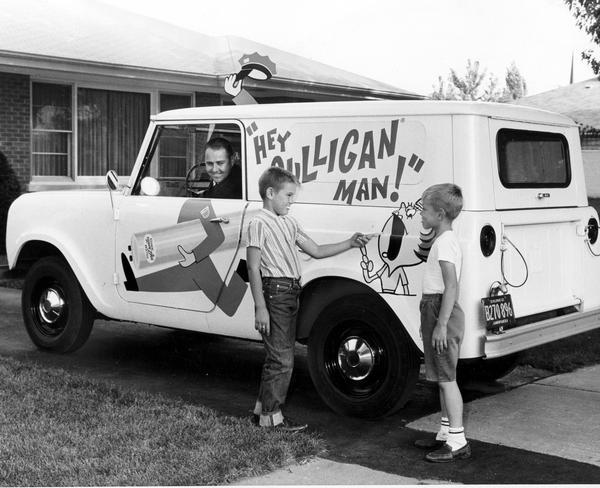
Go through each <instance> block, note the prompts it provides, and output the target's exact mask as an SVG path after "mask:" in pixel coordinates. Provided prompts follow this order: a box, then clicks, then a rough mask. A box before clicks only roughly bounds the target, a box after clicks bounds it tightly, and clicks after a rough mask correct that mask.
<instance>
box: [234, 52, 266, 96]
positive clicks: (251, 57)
mask: <svg viewBox="0 0 600 488" xmlns="http://www.w3.org/2000/svg"><path fill="white" fill-rule="evenodd" d="M239 63H240V65H241V67H242V68H241V69H240V71H238V72H237V73H233V74H231V75H229V76H228V77H227V78H225V86H224V89H225V92H226V93H228V94H229V95H231V96H232V97H233V103H235V104H236V105H250V104H255V103H257V102H256V100H255V99H254V97H253V96H252V95H250V93H248V92H247V91H246V90H245V89H244V87H243V83H244V78H251V79H253V80H268V79H270V78H271V77H272V76H273V75H274V74H277V71H276V67H275V63H274V62H273V61H271V60H270V59H269V56H261V55H260V54H258V53H257V52H253V53H252V54H244V55H243V56H242V57H241V58H240V59H239Z"/></svg>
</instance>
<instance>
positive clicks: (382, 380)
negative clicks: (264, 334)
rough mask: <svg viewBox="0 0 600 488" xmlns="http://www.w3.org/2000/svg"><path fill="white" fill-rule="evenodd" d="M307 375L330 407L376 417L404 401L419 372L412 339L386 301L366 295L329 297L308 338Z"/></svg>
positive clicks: (351, 413) (389, 412)
mask: <svg viewBox="0 0 600 488" xmlns="http://www.w3.org/2000/svg"><path fill="white" fill-rule="evenodd" d="M308 364H309V370H310V375H311V378H312V380H313V383H314V385H315V388H316V389H317V391H318V393H319V394H320V396H321V398H322V399H323V401H324V402H325V403H326V404H327V405H328V406H329V407H330V408H332V409H333V410H334V411H336V412H338V413H341V414H345V415H352V416H357V417H380V416H382V415H386V414H391V413H393V412H395V411H396V410H398V409H399V408H401V407H402V406H404V404H405V403H406V402H407V400H408V399H409V397H410V394H411V392H412V390H413V388H414V385H415V383H416V381H417V378H418V375H419V358H418V355H417V352H416V350H415V347H414V346H413V344H412V341H411V339H410V338H409V336H408V335H407V334H406V332H405V331H404V329H403V328H402V325H401V324H400V322H399V321H398V319H397V317H395V316H394V315H393V314H392V313H391V311H389V310H388V309H387V306H386V304H385V303H382V302H381V299H379V298H378V297H375V296H372V295H368V294H358V295H350V296H346V297H343V298H340V299H337V300H334V301H333V302H331V303H330V304H329V305H327V306H326V307H325V308H324V309H323V311H322V312H321V313H320V314H319V316H318V318H317V320H316V322H315V323H314V325H313V327H312V329H311V333H310V336H309V339H308Z"/></svg>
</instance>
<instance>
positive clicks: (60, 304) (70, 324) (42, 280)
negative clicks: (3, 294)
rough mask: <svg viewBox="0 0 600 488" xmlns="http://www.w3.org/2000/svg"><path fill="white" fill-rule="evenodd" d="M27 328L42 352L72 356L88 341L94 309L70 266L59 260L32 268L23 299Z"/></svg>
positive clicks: (41, 260)
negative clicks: (47, 351)
mask: <svg viewBox="0 0 600 488" xmlns="http://www.w3.org/2000/svg"><path fill="white" fill-rule="evenodd" d="M21 309H22V312H23V319H24V322H25V328H26V329H27V333H28V334H29V337H30V338H31V340H32V341H33V343H34V344H35V345H36V346H37V347H39V348H40V349H44V350H49V351H55V352H61V353H66V352H72V351H75V350H76V349H79V348H80V347H81V346H83V345H84V344H85V342H86V341H87V339H88V337H89V335H90V332H91V331H92V325H93V323H94V313H95V312H94V309H93V307H92V305H91V304H90V302H89V300H88V298H87V296H86V295H85V292H84V291H83V289H82V288H81V286H80V285H79V282H78V281H77V278H76V277H75V275H74V274H73V271H72V270H71V268H70V266H69V265H68V263H67V262H66V261H65V260H64V259H62V258H60V257H56V256H52V257H46V258H42V259H40V260H39V261H37V262H36V263H34V265H33V266H32V267H31V269H30V270H29V272H28V273H27V276H26V277H25V283H24V285H23V292H22V297H21Z"/></svg>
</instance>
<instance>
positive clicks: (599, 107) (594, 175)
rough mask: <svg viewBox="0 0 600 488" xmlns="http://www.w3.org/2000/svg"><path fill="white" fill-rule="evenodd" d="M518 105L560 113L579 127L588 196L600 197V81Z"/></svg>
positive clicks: (581, 84)
mask: <svg viewBox="0 0 600 488" xmlns="http://www.w3.org/2000/svg"><path fill="white" fill-rule="evenodd" d="M515 103H517V104H519V105H528V106H530V107H537V108H542V109H545V110H551V111H552V112H558V113H561V114H564V115H567V116H569V117H571V118H572V119H573V120H574V121H575V122H577V124H579V127H580V129H579V133H580V135H581V148H582V150H583V163H584V169H585V176H586V184H587V189H588V196H589V197H592V198H600V79H598V78H592V79H590V80H586V81H581V82H579V83H573V84H571V85H567V86H563V87H560V88H556V89H555V90H551V91H547V92H544V93H539V94H537V95H532V96H529V97H524V98H521V99H519V100H517V101H516V102H515Z"/></svg>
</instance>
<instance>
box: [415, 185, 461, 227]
mask: <svg viewBox="0 0 600 488" xmlns="http://www.w3.org/2000/svg"><path fill="white" fill-rule="evenodd" d="M423 200H427V201H428V202H429V203H431V206H432V207H433V208H434V209H436V210H444V212H445V213H446V216H447V217H448V218H449V219H450V220H454V219H455V218H456V217H458V214H459V213H460V211H461V210H462V207H463V196H462V190H461V189H460V187H459V186H457V185H455V184H453V183H440V184H439V185H432V186H430V187H429V188H427V189H426V190H425V191H424V192H423Z"/></svg>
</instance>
